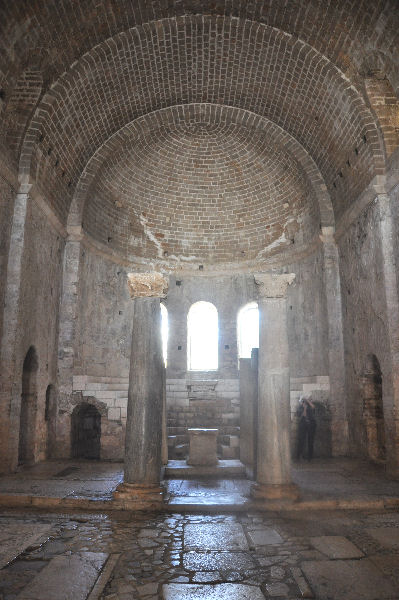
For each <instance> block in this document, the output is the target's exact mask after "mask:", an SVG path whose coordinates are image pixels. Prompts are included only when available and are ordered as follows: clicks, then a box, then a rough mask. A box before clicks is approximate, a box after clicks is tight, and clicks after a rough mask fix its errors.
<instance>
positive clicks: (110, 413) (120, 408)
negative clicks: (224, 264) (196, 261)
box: [66, 245, 329, 459]
mask: <svg viewBox="0 0 399 600" xmlns="http://www.w3.org/2000/svg"><path fill="white" fill-rule="evenodd" d="M131 270H132V269H131V267H127V266H125V265H123V266H121V265H119V264H117V263H115V262H113V261H112V260H109V259H107V258H106V257H105V256H103V255H101V254H99V253H96V252H95V251H94V250H93V249H92V248H89V247H88V246H87V245H86V246H84V247H83V248H82V250H81V275H80V284H79V303H78V306H79V308H78V319H77V322H78V326H77V342H76V357H75V367H74V373H73V375H74V376H73V394H72V396H71V398H70V401H69V403H68V406H67V407H66V410H67V411H68V413H71V412H72V410H73V408H74V407H75V406H76V405H77V404H79V403H81V402H83V401H85V402H89V403H93V404H95V406H96V407H97V408H98V409H99V410H100V411H102V414H103V419H102V424H103V425H102V446H101V452H102V454H101V455H102V457H103V458H111V459H117V458H122V456H123V436H124V429H125V424H126V408H127V389H128V373H129V360H130V346H131V331H132V319H133V303H132V300H131V299H130V296H129V294H128V289H127V283H126V282H127V273H128V272H129V271H131ZM281 270H282V268H281V267H280V268H279V269H278V271H281ZM283 270H284V271H287V272H294V273H296V275H297V279H296V283H295V285H294V286H292V287H291V288H290V289H289V294H288V302H287V306H288V331H289V344H290V364H291V378H292V386H291V387H292V394H291V395H292V411H293V413H295V410H296V407H297V402H298V397H299V395H300V393H301V392H303V391H304V390H306V389H308V390H313V392H314V394H315V397H317V399H320V400H321V401H322V402H324V403H326V404H328V400H327V399H328V388H329V377H328V376H329V366H328V354H327V346H328V342H327V339H328V338H327V336H328V333H327V314H326V300H325V294H324V286H323V256H322V251H321V248H318V249H316V251H315V252H313V253H311V254H310V256H307V257H305V258H303V259H302V260H301V261H300V262H298V263H296V264H293V265H290V266H288V267H284V269H283ZM169 281H170V284H169V291H168V295H167V298H166V300H165V301H164V304H165V306H166V307H167V310H168V320H169V340H168V359H167V360H168V366H167V404H168V411H169V422H170V423H172V422H173V419H174V420H175V422H176V423H178V422H179V423H183V421H184V424H185V425H186V426H192V425H194V424H195V423H192V422H191V419H204V418H206V415H205V413H202V409H201V407H200V405H198V404H196V403H195V402H196V401H197V400H198V399H203V400H207V399H208V400H209V399H212V398H213V399H215V401H216V405H217V409H216V410H217V411H219V413H220V414H219V416H215V418H220V419H221V422H222V424H223V426H224V427H229V426H231V427H237V426H238V425H239V403H240V398H239V371H238V350H237V315H238V311H239V310H240V308H242V307H243V306H244V305H245V304H247V303H248V302H252V301H256V299H257V290H256V286H255V284H254V278H253V274H252V273H245V272H244V273H237V274H232V275H228V274H227V273H224V274H223V273H220V274H218V275H215V274H209V275H208V274H207V273H206V272H205V273H204V272H202V273H201V274H193V272H192V271H191V272H188V271H185V272H181V273H180V274H176V273H175V274H173V275H171V276H170V277H169ZM200 300H203V301H207V302H211V303H213V304H214V305H215V307H216V309H217V311H218V317H219V368H218V371H217V372H193V371H192V372H190V371H188V370H187V315H188V311H189V309H190V306H191V305H192V304H194V303H195V302H198V301H200ZM193 386H194V387H193ZM304 386H305V388H304ZM306 386H307V387H306ZM194 388H195V389H194ZM193 402H194V404H193ZM203 406H204V407H206V403H205V404H204V405H203ZM208 408H209V407H208ZM197 426H198V423H197Z"/></svg>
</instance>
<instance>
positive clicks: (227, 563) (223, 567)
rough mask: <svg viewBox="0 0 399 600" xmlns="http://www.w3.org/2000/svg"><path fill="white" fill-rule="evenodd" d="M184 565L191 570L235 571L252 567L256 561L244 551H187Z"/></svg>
mask: <svg viewBox="0 0 399 600" xmlns="http://www.w3.org/2000/svg"><path fill="white" fill-rule="evenodd" d="M183 566H184V568H185V569H189V570H190V571H214V570H215V571H234V570H241V569H252V568H253V567H254V561H253V560H252V558H251V556H250V555H249V554H246V553H244V552H192V551H189V552H186V553H185V554H184V557H183Z"/></svg>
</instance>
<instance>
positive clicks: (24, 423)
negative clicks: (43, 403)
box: [18, 346, 39, 465]
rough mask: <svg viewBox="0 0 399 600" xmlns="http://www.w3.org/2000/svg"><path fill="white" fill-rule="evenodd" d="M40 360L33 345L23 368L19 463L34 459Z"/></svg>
mask: <svg viewBox="0 0 399 600" xmlns="http://www.w3.org/2000/svg"><path fill="white" fill-rule="evenodd" d="M38 368H39V361H38V357H37V353H36V350H35V348H34V347H33V346H31V347H30V348H29V350H28V352H27V353H26V356H25V360H24V364H23V368H22V394H21V412H20V420H19V443H18V464H20V465H22V464H26V463H30V462H33V461H34V456H35V433H36V410H37V371H38Z"/></svg>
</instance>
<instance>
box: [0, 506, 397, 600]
mask: <svg viewBox="0 0 399 600" xmlns="http://www.w3.org/2000/svg"><path fill="white" fill-rule="evenodd" d="M0 548H1V551H0V599H1V600H14V599H15V600H17V599H18V600H132V599H139V600H160V599H163V600H200V599H201V600H216V599H218V600H227V599H229V600H265V599H274V600H282V599H290V600H298V599H299V598H314V599H316V600H399V513H398V512H393V511H310V512H305V511H302V512H297V511H295V512H285V513H272V512H269V513H258V512H252V511H249V512H243V513H239V514H236V515H226V514H224V515H221V514H215V515H198V514H190V513H188V514H178V513H172V514H165V513H163V514H144V513H142V514H135V515H133V514H131V513H127V512H125V513H119V512H117V511H113V512H111V513H109V514H101V513H83V512H81V513H79V514H60V513H49V512H40V511H36V512H35V511H33V510H30V511H28V510H25V511H24V512H20V511H17V510H15V509H13V510H7V509H4V510H3V512H2V513H1V514H0Z"/></svg>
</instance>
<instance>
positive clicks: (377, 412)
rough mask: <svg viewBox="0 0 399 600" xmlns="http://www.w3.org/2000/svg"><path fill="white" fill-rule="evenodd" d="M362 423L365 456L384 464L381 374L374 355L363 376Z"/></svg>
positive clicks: (371, 355) (367, 362)
mask: <svg viewBox="0 0 399 600" xmlns="http://www.w3.org/2000/svg"><path fill="white" fill-rule="evenodd" d="M363 422H364V427H365V436H366V446H367V454H368V456H369V458H370V459H371V460H373V461H374V462H385V460H386V446H385V423H384V407H383V401H382V373H381V368H380V363H379V361H378V359H377V357H376V356H375V355H374V354H370V355H369V356H368V357H367V361H366V366H365V371H364V375H363Z"/></svg>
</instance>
